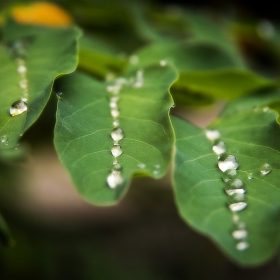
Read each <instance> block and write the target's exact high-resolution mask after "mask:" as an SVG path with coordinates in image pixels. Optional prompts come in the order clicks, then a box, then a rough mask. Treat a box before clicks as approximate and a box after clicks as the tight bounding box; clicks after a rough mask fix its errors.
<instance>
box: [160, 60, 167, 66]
mask: <svg viewBox="0 0 280 280" xmlns="http://www.w3.org/2000/svg"><path fill="white" fill-rule="evenodd" d="M166 64H167V62H166V61H165V60H161V61H160V62H159V65H160V66H162V67H164V66H166Z"/></svg>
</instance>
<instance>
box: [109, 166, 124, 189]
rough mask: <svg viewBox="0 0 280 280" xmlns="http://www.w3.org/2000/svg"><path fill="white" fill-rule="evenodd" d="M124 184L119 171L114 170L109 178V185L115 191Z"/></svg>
mask: <svg viewBox="0 0 280 280" xmlns="http://www.w3.org/2000/svg"><path fill="white" fill-rule="evenodd" d="M122 182H123V177H122V175H121V173H120V172H119V171H115V170H112V172H111V173H110V174H109V175H108V177H107V183H108V185H109V187H110V188H111V189H115V188H116V187H118V186H119V185H120V184H122Z"/></svg>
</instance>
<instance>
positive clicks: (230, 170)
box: [223, 169, 237, 183]
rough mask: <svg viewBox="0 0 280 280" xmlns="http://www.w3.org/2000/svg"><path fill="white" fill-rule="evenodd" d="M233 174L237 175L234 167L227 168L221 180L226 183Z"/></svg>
mask: <svg viewBox="0 0 280 280" xmlns="http://www.w3.org/2000/svg"><path fill="white" fill-rule="evenodd" d="M235 176H237V171H236V170H235V169H229V170H227V171H225V173H224V176H223V180H224V182H225V183H227V182H229V181H230V180H231V179H233V178H234V177H235Z"/></svg>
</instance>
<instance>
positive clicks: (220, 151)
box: [212, 141, 226, 156]
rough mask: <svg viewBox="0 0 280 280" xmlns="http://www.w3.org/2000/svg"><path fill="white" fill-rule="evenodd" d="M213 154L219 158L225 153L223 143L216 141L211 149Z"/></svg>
mask: <svg viewBox="0 0 280 280" xmlns="http://www.w3.org/2000/svg"><path fill="white" fill-rule="evenodd" d="M212 150H213V152H214V153H215V154H216V155H218V156H220V155H222V154H224V153H225V152H226V144H225V142H223V141H217V142H216V143H215V144H214V146H213V147H212Z"/></svg>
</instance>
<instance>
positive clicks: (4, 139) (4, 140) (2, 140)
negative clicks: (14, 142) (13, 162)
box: [0, 135, 8, 144]
mask: <svg viewBox="0 0 280 280" xmlns="http://www.w3.org/2000/svg"><path fill="white" fill-rule="evenodd" d="M0 140H1V143H3V144H4V143H6V142H7V141H8V137H7V135H3V136H2V137H1V139H0Z"/></svg>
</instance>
